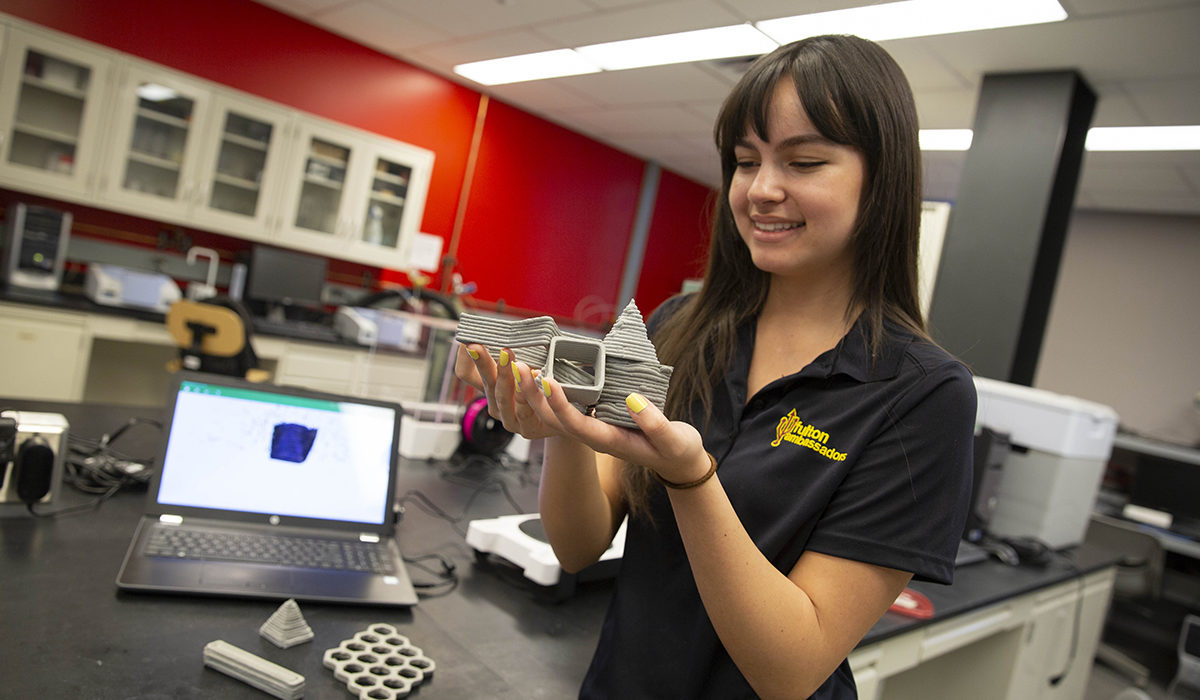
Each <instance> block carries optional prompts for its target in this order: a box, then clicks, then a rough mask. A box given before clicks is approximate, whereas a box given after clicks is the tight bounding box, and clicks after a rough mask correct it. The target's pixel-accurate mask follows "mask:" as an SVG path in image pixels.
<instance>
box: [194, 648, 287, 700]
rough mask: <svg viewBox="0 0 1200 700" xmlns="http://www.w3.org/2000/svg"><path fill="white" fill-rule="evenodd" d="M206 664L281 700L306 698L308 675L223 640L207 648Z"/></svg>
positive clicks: (205, 652) (205, 649) (205, 653)
mask: <svg viewBox="0 0 1200 700" xmlns="http://www.w3.org/2000/svg"><path fill="white" fill-rule="evenodd" d="M204 665H205V666H208V667H209V668H211V669H213V670H216V671H220V672H221V673H224V674H225V675H227V676H231V677H233V678H236V679H238V680H239V681H242V682H243V683H246V684H248V685H252V686H254V687H255V688H258V689H259V690H261V691H263V692H264V693H268V694H270V695H273V696H275V697H277V698H280V699H281V700H295V698H300V697H304V676H302V675H300V674H299V673H296V672H295V671H292V670H289V669H286V668H284V667H283V666H280V665H278V664H273V663H271V662H270V661H267V660H266V659H264V658H262V657H260V656H255V655H254V654H251V653H250V652H248V651H246V650H245V649H241V648H239V647H235V646H234V645H232V644H230V643H229V642H226V641H224V640H222V639H217V640H214V641H211V642H209V643H208V644H205V645H204Z"/></svg>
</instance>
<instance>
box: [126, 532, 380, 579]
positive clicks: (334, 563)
mask: <svg viewBox="0 0 1200 700" xmlns="http://www.w3.org/2000/svg"><path fill="white" fill-rule="evenodd" d="M145 553H146V554H147V555H149V556H157V557H172V558H176V559H203V560H208V561H238V562H249V563H258V564H280V565H283V566H295V567H301V568H308V569H334V570H341V571H362V572H369V573H375V574H392V573H395V571H396V567H395V563H394V562H393V561H392V556H391V553H390V552H389V551H388V550H387V548H386V547H385V546H383V545H381V544H378V543H373V542H357V541H352V540H332V539H322V538H316V537H282V536H279V535H259V534H252V533H250V534H248V533H228V532H212V531H209V530H190V529H186V528H182V527H179V526H157V527H155V528H154V529H153V530H151V532H150V537H149V538H148V539H147V541H146V551H145Z"/></svg>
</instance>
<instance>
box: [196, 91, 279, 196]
mask: <svg viewBox="0 0 1200 700" xmlns="http://www.w3.org/2000/svg"><path fill="white" fill-rule="evenodd" d="M224 117H225V123H224V124H222V126H221V131H220V134H221V135H220V145H219V146H218V148H217V169H216V172H215V173H214V174H213V176H212V182H211V183H210V187H209V196H208V201H207V202H206V205H207V206H208V207H210V208H212V209H216V210H218V211H226V212H230V213H232V214H241V215H242V216H249V217H253V216H255V215H256V214H257V213H258V207H259V204H260V203H261V201H262V185H263V171H264V170H266V167H267V152H268V150H269V149H270V147H271V139H272V137H273V136H275V134H274V131H275V125H274V124H272V123H270V122H267V121H260V120H258V119H254V118H253V117H248V116H246V115H244V114H239V113H238V112H235V111H232V110H230V111H228V112H226V113H225V115H224Z"/></svg>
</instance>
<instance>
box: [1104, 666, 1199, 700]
mask: <svg viewBox="0 0 1200 700" xmlns="http://www.w3.org/2000/svg"><path fill="white" fill-rule="evenodd" d="M1175 663H1176V660H1175V659H1174V658H1173V657H1171V658H1162V659H1159V660H1158V662H1157V663H1152V664H1150V669H1151V676H1150V683H1149V685H1148V686H1147V687H1145V688H1143V689H1142V690H1143V691H1144V692H1145V693H1146V695H1148V696H1149V697H1150V698H1151V700H1200V691H1198V690H1192V689H1190V688H1184V687H1181V688H1177V689H1176V691H1175V693H1174V695H1171V696H1168V695H1167V691H1166V685H1167V684H1169V683H1170V682H1171V678H1172V677H1173V676H1174V674H1175ZM1130 687H1133V684H1132V683H1131V682H1130V681H1129V679H1128V678H1127V677H1125V676H1123V675H1121V674H1120V673H1117V672H1116V671H1114V670H1112V669H1111V668H1108V667H1107V666H1105V665H1103V664H1101V663H1094V664H1092V675H1091V677H1090V678H1089V679H1088V684H1087V691H1086V692H1085V693H1084V696H1083V700H1115V699H1116V698H1117V696H1118V695H1120V693H1121V692H1122V691H1123V690H1125V689H1126V688H1130ZM1121 700H1135V698H1134V697H1133V696H1124V697H1121ZM1142 700H1144V699H1142Z"/></svg>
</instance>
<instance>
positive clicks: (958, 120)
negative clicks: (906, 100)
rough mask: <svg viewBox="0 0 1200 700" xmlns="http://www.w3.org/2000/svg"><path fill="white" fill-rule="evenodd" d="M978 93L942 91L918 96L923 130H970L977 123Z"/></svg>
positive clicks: (920, 121) (919, 114)
mask: <svg viewBox="0 0 1200 700" xmlns="http://www.w3.org/2000/svg"><path fill="white" fill-rule="evenodd" d="M978 100H979V95H978V91H977V90H975V89H974V88H972V89H970V90H961V89H959V90H953V91H949V90H942V91H926V92H919V93H917V94H916V101H917V119H918V121H919V123H920V125H921V128H922V129H970V128H971V125H972V124H973V123H974V121H975V104H976V102H978Z"/></svg>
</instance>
